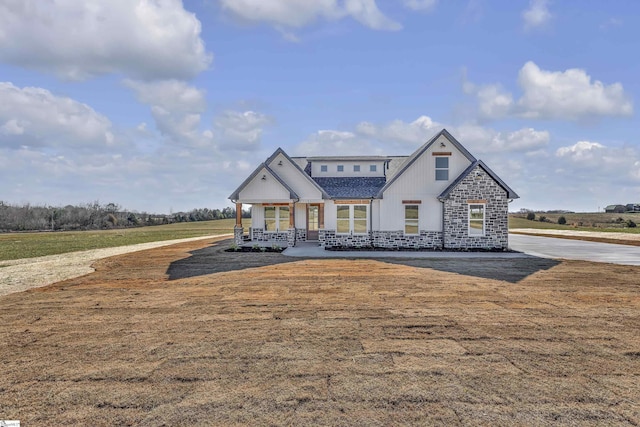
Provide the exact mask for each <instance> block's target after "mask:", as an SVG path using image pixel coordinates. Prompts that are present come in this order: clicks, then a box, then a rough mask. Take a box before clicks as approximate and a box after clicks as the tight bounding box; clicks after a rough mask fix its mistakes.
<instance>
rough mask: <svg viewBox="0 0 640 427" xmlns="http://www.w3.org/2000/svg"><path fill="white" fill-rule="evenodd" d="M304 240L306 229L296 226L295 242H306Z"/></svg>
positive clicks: (305, 239) (305, 238)
mask: <svg viewBox="0 0 640 427" xmlns="http://www.w3.org/2000/svg"><path fill="white" fill-rule="evenodd" d="M306 241H307V229H306V228H296V242H306Z"/></svg>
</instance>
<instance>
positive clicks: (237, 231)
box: [233, 225, 244, 246]
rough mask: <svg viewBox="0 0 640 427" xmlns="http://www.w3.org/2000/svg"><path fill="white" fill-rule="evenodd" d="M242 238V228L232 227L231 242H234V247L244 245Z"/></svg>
mask: <svg viewBox="0 0 640 427" xmlns="http://www.w3.org/2000/svg"><path fill="white" fill-rule="evenodd" d="M242 236H243V229H242V227H238V226H237V225H236V226H235V227H233V240H234V241H235V243H236V245H238V246H240V245H241V244H243V243H244V240H243V239H242Z"/></svg>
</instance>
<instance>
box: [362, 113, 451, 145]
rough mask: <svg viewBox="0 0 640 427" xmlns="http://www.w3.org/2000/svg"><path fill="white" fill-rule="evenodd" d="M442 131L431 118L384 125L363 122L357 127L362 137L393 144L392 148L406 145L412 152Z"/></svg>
mask: <svg viewBox="0 0 640 427" xmlns="http://www.w3.org/2000/svg"><path fill="white" fill-rule="evenodd" d="M440 129H442V126H441V125H440V124H439V123H436V122H434V121H433V120H432V119H431V117H429V116H420V117H418V118H417V119H416V120H414V121H413V122H410V123H407V122H404V121H402V120H393V121H392V122H390V123H387V124H384V125H374V124H372V123H369V122H362V123H360V124H358V125H357V126H356V131H357V132H358V133H359V134H360V135H362V136H366V137H370V138H373V139H375V140H378V141H381V142H384V143H387V144H392V145H391V147H390V148H393V145H405V146H407V147H408V148H409V149H410V150H412V149H414V148H415V147H417V146H419V145H420V144H423V143H424V142H425V141H426V140H427V139H429V137H431V136H432V135H433V134H435V133H436V132H437V131H439V130H440Z"/></svg>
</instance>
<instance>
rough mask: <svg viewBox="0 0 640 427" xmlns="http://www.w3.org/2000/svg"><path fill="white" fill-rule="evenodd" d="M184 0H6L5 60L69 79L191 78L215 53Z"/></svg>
mask: <svg viewBox="0 0 640 427" xmlns="http://www.w3.org/2000/svg"><path fill="white" fill-rule="evenodd" d="M200 32H201V26H200V22H199V21H198V19H197V18H196V16H195V15H194V14H193V13H190V12H187V11H186V10H185V9H184V8H183V5H182V2H181V1H180V0H109V1H108V2H105V1H102V0H83V1H82V2H78V1H76V0H56V1H55V2H52V1H40V0H6V1H3V2H1V3H0V60H2V61H5V62H8V63H11V64H15V65H19V66H23V67H27V68H34V69H38V70H42V71H45V72H53V73H55V74H56V75H58V76H60V77H62V78H65V79H70V80H83V79H87V78H89V77H93V76H96V75H101V74H107V73H122V74H125V75H128V76H131V77H134V78H138V79H168V78H190V77H193V76H195V75H196V74H198V73H199V72H201V71H203V70H204V69H206V68H207V67H208V66H209V64H210V62H211V59H212V56H211V54H209V53H207V52H206V50H205V46H204V42H203V41H202V39H201V38H200Z"/></svg>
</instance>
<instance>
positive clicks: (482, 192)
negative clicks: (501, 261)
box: [444, 166, 509, 250]
mask: <svg viewBox="0 0 640 427" xmlns="http://www.w3.org/2000/svg"><path fill="white" fill-rule="evenodd" d="M469 200H486V204H485V212H484V215H485V233H484V236H469V203H468V201H469ZM508 211H509V200H508V199H507V192H506V190H505V189H503V188H502V187H500V185H498V183H496V182H495V181H494V180H493V178H491V176H490V175H489V174H487V173H486V172H485V171H484V170H483V169H482V168H481V167H480V166H477V167H476V168H475V169H474V170H472V171H471V173H469V174H468V175H467V176H466V177H465V178H464V179H463V180H462V181H460V183H458V185H457V186H456V187H455V188H454V189H453V190H452V191H451V192H450V193H449V195H448V197H447V199H446V200H445V201H444V248H445V249H503V250H504V249H507V247H508V244H509V242H508V238H509V237H508V236H509V226H508Z"/></svg>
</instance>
